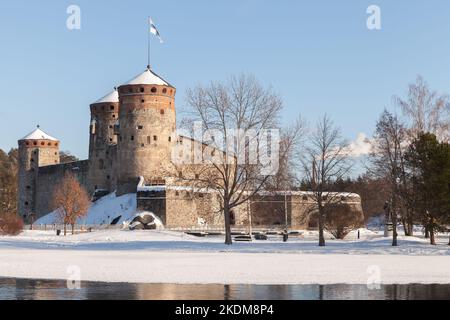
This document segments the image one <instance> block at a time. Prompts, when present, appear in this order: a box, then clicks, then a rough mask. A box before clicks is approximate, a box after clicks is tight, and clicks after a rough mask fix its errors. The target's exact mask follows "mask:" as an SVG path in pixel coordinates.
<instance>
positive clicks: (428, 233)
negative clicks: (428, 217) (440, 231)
mask: <svg viewBox="0 0 450 320" xmlns="http://www.w3.org/2000/svg"><path fill="white" fill-rule="evenodd" d="M429 238H430V229H429V228H428V225H425V239H429Z"/></svg>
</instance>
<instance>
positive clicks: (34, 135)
mask: <svg viewBox="0 0 450 320" xmlns="http://www.w3.org/2000/svg"><path fill="white" fill-rule="evenodd" d="M21 140H50V141H58V139H56V138H54V137H52V136H50V135H48V134H46V133H45V132H44V131H42V130H41V129H40V128H39V127H37V128H36V129H35V130H34V131H33V132H30V133H29V134H27V135H26V136H25V137H23V138H22V139H21Z"/></svg>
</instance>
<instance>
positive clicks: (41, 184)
mask: <svg viewBox="0 0 450 320" xmlns="http://www.w3.org/2000/svg"><path fill="white" fill-rule="evenodd" d="M67 172H70V173H72V174H74V175H75V176H76V177H77V178H78V181H79V182H80V184H81V185H82V186H83V187H85V188H87V189H88V172H89V162H88V161H87V160H84V161H77V162H71V163H65V164H58V165H51V166H44V167H40V168H39V170H38V173H37V177H36V195H35V197H36V214H37V218H40V217H41V216H43V215H45V214H47V213H50V212H52V211H53V210H54V209H55V208H53V206H52V198H53V193H54V191H55V189H56V188H57V187H58V185H59V184H60V183H61V182H62V180H63V178H64V176H65V174H66V173H67Z"/></svg>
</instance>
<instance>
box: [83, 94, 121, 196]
mask: <svg viewBox="0 0 450 320" xmlns="http://www.w3.org/2000/svg"><path fill="white" fill-rule="evenodd" d="M90 109H91V124H90V127H89V178H88V180H89V183H88V185H89V190H88V191H89V192H90V193H91V194H92V193H93V192H94V191H95V190H99V189H101V190H107V191H113V189H114V188H115V180H116V176H115V174H114V172H113V166H114V162H115V160H116V159H115V150H114V146H116V145H117V135H116V134H115V133H114V126H115V125H116V122H117V121H118V118H119V94H118V92H117V90H116V89H114V91H113V92H111V93H109V94H107V95H106V96H104V97H103V98H101V99H100V100H98V101H96V102H94V103H93V104H91V105H90Z"/></svg>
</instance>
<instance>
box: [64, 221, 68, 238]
mask: <svg viewBox="0 0 450 320" xmlns="http://www.w3.org/2000/svg"><path fill="white" fill-rule="evenodd" d="M66 235H67V224H66V223H64V236H66Z"/></svg>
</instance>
